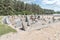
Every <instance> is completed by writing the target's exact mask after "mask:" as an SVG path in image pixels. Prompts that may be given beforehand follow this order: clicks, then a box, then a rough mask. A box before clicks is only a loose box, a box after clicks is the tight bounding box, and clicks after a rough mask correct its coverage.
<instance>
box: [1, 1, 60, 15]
mask: <svg viewBox="0 0 60 40" xmlns="http://www.w3.org/2000/svg"><path fill="white" fill-rule="evenodd" d="M54 13H60V12H55V11H54V10H50V9H43V8H41V6H39V5H37V4H33V3H31V4H28V3H24V2H22V1H20V0H18V1H17V0H0V15H19V14H20V15H30V14H54Z"/></svg>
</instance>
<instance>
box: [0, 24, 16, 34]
mask: <svg viewBox="0 0 60 40" xmlns="http://www.w3.org/2000/svg"><path fill="white" fill-rule="evenodd" d="M10 32H16V30H14V29H12V28H11V27H10V26H7V25H5V24H0V35H4V34H6V33H10Z"/></svg>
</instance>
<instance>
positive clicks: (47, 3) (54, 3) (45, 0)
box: [21, 0, 60, 11]
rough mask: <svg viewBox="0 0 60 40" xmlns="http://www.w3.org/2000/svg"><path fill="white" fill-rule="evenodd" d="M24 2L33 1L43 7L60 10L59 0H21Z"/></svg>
mask: <svg viewBox="0 0 60 40" xmlns="http://www.w3.org/2000/svg"><path fill="white" fill-rule="evenodd" d="M21 1H23V2H24V3H34V4H38V5H40V6H41V7H42V8H43V9H51V10H54V11H60V0H21Z"/></svg>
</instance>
